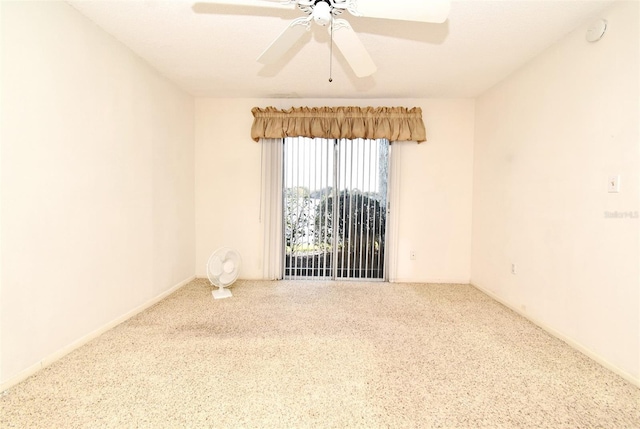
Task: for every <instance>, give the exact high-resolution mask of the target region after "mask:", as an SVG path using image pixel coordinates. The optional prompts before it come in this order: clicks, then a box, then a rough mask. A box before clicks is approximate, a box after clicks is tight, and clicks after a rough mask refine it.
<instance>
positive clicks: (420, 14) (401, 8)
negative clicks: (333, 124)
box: [194, 0, 451, 81]
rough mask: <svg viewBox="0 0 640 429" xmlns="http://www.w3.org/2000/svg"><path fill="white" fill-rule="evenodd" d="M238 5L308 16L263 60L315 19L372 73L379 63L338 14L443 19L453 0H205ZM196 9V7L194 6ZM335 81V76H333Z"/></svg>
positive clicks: (357, 65) (266, 60)
mask: <svg viewBox="0 0 640 429" xmlns="http://www.w3.org/2000/svg"><path fill="white" fill-rule="evenodd" d="M203 2H206V3H217V4H224V5H236V6H255V7H262V8H265V7H266V8H289V9H295V8H298V9H299V10H301V11H302V12H303V13H304V14H306V16H302V17H300V18H297V19H294V20H293V21H292V22H291V23H290V24H289V25H288V26H287V27H286V28H285V29H284V31H283V32H282V33H281V34H280V35H279V36H278V37H277V38H276V39H275V40H274V41H273V42H272V43H271V45H269V46H268V47H267V49H265V51H264V52H263V53H262V54H261V55H260V56H259V57H258V62H260V63H262V64H273V63H275V62H276V61H278V60H279V59H280V58H281V57H282V56H284V55H285V54H286V53H287V51H288V50H289V49H291V48H292V47H293V45H294V44H295V43H296V42H297V41H298V40H299V39H300V38H301V37H302V36H303V35H304V34H305V32H306V31H309V29H310V28H311V25H312V23H313V22H315V23H316V24H318V25H321V26H323V27H327V29H328V31H329V33H330V34H331V41H332V42H331V43H332V45H333V43H335V45H336V47H337V48H338V49H339V50H340V52H342V55H343V56H344V57H345V59H346V60H347V62H348V63H349V66H351V68H352V69H353V72H354V73H355V75H356V76H357V77H366V76H371V75H372V74H374V73H375V72H376V70H377V67H376V65H375V63H374V62H373V60H372V59H371V56H370V55H369V53H368V52H367V50H366V48H365V47H364V45H363V44H362V42H361V41H360V39H359V38H358V35H357V34H356V32H355V31H354V30H353V28H352V27H351V25H350V24H349V22H348V21H347V20H345V19H339V18H337V17H338V16H340V15H341V14H343V13H344V12H348V13H350V14H351V15H353V16H362V17H366V18H379V19H390V20H400V21H414V22H428V23H442V22H444V21H446V19H447V16H448V15H449V10H450V8H451V0H420V1H417V0H235V1H234V0H226V1H225V0H203ZM194 10H195V9H194ZM329 81H331V79H329Z"/></svg>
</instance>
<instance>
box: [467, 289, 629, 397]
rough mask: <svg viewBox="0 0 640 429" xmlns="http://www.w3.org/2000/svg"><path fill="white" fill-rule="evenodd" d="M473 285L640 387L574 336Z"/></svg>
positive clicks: (621, 370)
mask: <svg viewBox="0 0 640 429" xmlns="http://www.w3.org/2000/svg"><path fill="white" fill-rule="evenodd" d="M471 286H473V287H475V288H476V289H478V290H479V291H480V292H482V293H484V294H486V295H488V296H490V297H491V298H493V299H495V300H496V301H498V302H499V303H500V304H502V305H504V306H505V307H507V308H509V309H511V310H513V311H515V312H516V313H518V314H519V315H521V316H522V317H524V318H525V319H527V320H528V321H530V322H531V323H533V324H534V325H536V326H538V327H540V328H542V329H544V330H545V331H546V332H547V333H549V334H551V335H553V336H554V337H556V338H558V339H560V340H562V341H564V342H565V343H567V344H568V345H569V346H571V347H572V348H574V349H576V350H578V351H579V352H580V353H582V354H584V355H585V356H587V357H589V358H590V359H593V360H594V361H596V362H597V363H599V364H600V365H602V366H603V367H605V368H607V369H608V370H609V371H611V372H614V373H616V374H618V375H619V376H620V377H622V378H624V379H625V380H627V381H628V382H629V383H631V384H633V385H635V386H637V387H640V378H636V377H634V376H633V375H631V374H629V373H628V372H626V371H624V370H623V369H620V368H619V367H617V366H615V365H614V364H612V363H611V362H609V361H608V360H607V359H605V358H604V357H602V356H600V355H599V354H597V353H595V352H594V351H592V350H590V349H588V348H587V347H585V346H584V345H583V344H581V343H580V342H578V341H576V340H574V339H573V338H570V337H568V336H567V335H565V334H563V333H562V332H559V331H557V330H555V329H553V328H552V327H550V326H548V325H546V324H544V323H542V322H541V321H539V320H536V319H535V318H533V317H531V316H530V315H529V314H526V313H523V312H522V311H521V310H519V309H518V308H516V306H514V305H512V304H511V303H509V302H507V301H505V300H503V299H502V298H500V297H498V296H497V295H496V294H495V293H493V292H491V291H489V290H488V289H486V288H483V287H481V286H478V285H476V284H471Z"/></svg>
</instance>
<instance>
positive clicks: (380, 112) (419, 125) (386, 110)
mask: <svg viewBox="0 0 640 429" xmlns="http://www.w3.org/2000/svg"><path fill="white" fill-rule="evenodd" d="M251 113H253V117H254V120H253V126H252V127H251V137H252V138H253V139H254V140H255V141H259V140H260V139H261V138H265V139H268V138H283V137H311V138H315V137H321V138H328V139H341V138H346V139H356V138H365V139H388V140H389V141H392V142H393V141H416V142H418V143H420V142H423V141H426V131H425V128H424V122H423V121H422V109H421V108H419V107H414V108H412V109H407V108H405V107H292V108H291V109H287V110H279V109H276V108H275V107H266V108H264V109H261V108H258V107H254V108H253V109H251Z"/></svg>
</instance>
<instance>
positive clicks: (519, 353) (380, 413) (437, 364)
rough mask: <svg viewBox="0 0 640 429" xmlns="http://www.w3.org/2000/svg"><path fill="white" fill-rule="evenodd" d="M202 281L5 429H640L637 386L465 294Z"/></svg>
mask: <svg viewBox="0 0 640 429" xmlns="http://www.w3.org/2000/svg"><path fill="white" fill-rule="evenodd" d="M210 290H211V288H210V287H208V286H207V283H206V282H204V281H203V280H196V281H194V282H192V283H190V284H189V285H187V286H185V287H184V288H182V289H180V290H179V291H178V292H176V293H175V294H173V295H171V296H170V297H168V298H167V299H165V300H164V301H162V302H160V303H159V304H157V305H155V306H154V307H152V308H151V309H149V310H147V311H145V312H143V313H141V314H140V315H138V316H137V317H135V318H133V319H131V320H129V321H127V322H125V323H123V324H122V325H120V326H118V327H116V328H114V329H113V330H111V331H109V332H107V333H106V334H104V335H102V336H101V337H99V338H98V339H96V340H94V341H92V342H90V343H89V344H87V345H86V346H84V347H82V348H80V349H78V350H76V351H74V352H73V353H71V354H69V355H68V356H66V357H65V358H63V359H62V360H60V361H58V362H56V363H55V364H53V365H52V366H50V367H48V368H45V369H44V370H42V371H40V372H39V373H37V374H36V375H34V376H33V377H31V378H30V379H28V380H26V381H25V382H23V383H21V384H19V385H17V386H15V387H14V388H12V389H10V390H8V391H6V392H3V393H2V394H1V395H0V427H2V428H14V427H15V428H214V427H215V428H242V427H255V428H306V427H318V428H323V427H336V428H357V427H362V428H378V427H392V428H405V427H406V428H411V427H414V428H480V427H482V428H640V389H638V388H636V387H634V386H633V385H631V384H629V383H627V382H626V381H624V380H623V379H622V378H620V377H618V376H617V375H615V374H613V373H611V372H610V371H608V370H606V369H604V368H602V367H601V366H600V365H598V364H596V363H595V362H593V361H592V360H590V359H589V358H587V357H585V356H584V355H582V354H580V353H579V352H576V351H575V350H573V349H572V348H570V347H569V346H567V345H566V344H564V343H563V342H561V341H559V340H557V339H555V338H553V337H551V336H549V335H548V334H546V333H545V332H544V331H542V330H541V329H539V328H537V327H536V326H534V325H532V324H531V323H529V322H528V321H526V320H525V319H523V318H522V317H520V316H518V315H517V314H515V313H513V312H512V311H510V310H508V309H506V308H505V307H503V306H502V305H500V304H498V303H496V302H495V301H493V300H492V299H490V298H489V297H487V296H486V295H484V294H482V293H480V292H479V291H477V290H476V289H474V288H473V287H470V286H466V285H453V286H452V285H425V284H385V283H332V282H292V281H283V282H248V281H240V282H238V283H236V285H235V286H234V287H233V294H234V297H233V298H231V299H226V300H221V301H214V300H213V299H212V298H211V293H210Z"/></svg>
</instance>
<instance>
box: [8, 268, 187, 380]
mask: <svg viewBox="0 0 640 429" xmlns="http://www.w3.org/2000/svg"><path fill="white" fill-rule="evenodd" d="M195 278H196V277H195V276H191V277H189V278H188V279H185V280H183V281H181V282H180V283H178V284H177V285H175V286H173V287H171V288H170V289H168V290H166V291H164V292H162V293H161V294H160V295H158V296H156V297H154V298H151V299H150V300H149V301H147V302H145V303H144V304H142V305H139V306H138V307H136V308H134V309H133V310H131V311H129V312H127V313H125V314H123V315H122V316H120V317H117V318H116V319H114V320H112V321H111V322H109V323H107V324H105V325H103V326H101V327H100V328H98V329H96V330H94V331H93V332H90V333H89V334H87V335H84V336H83V337H81V338H79V339H77V340H76V341H74V342H72V343H71V344H69V345H67V346H65V347H63V348H61V349H60V350H58V351H56V352H54V353H52V354H50V355H49V356H47V357H45V358H44V359H42V360H41V361H40V362H38V363H36V364H34V365H31V366H30V367H29V368H26V369H24V370H23V371H21V372H20V373H18V374H17V375H15V376H13V377H11V378H10V379H8V380H7V381H4V382H2V384H0V392H4V391H5V390H7V389H10V388H11V387H13V386H15V385H16V384H18V383H20V382H22V381H24V380H26V379H27V378H29V377H31V376H32V375H33V374H35V373H36V372H38V371H40V370H41V369H42V368H45V367H47V366H49V365H51V364H52V363H54V362H55V361H57V360H59V359H61V358H62V357H64V356H66V355H68V354H69V353H71V352H72V351H74V350H76V349H77V348H79V347H82V346H83V345H85V344H87V343H88V342H89V341H91V340H93V339H95V338H97V337H99V336H100V335H102V334H104V333H105V332H107V331H108V330H110V329H112V328H114V327H116V326H118V325H119V324H121V323H122V322H125V321H127V320H129V319H131V318H132V317H133V316H135V315H137V314H139V313H141V312H143V311H144V310H146V309H147V308H149V307H151V306H152V305H154V304H157V303H158V302H160V301H162V300H163V299H164V298H166V297H167V296H169V295H171V294H172V293H174V292H175V291H177V290H178V289H180V288H181V287H183V286H185V285H186V284H187V283H189V282H190V281H192V280H193V279H195Z"/></svg>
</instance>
